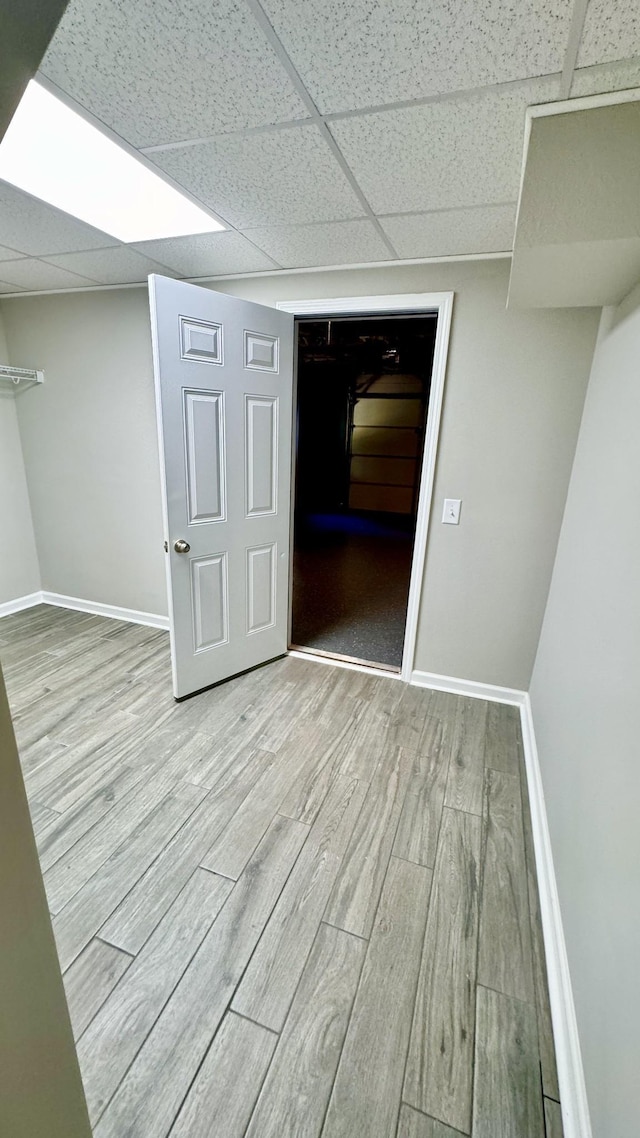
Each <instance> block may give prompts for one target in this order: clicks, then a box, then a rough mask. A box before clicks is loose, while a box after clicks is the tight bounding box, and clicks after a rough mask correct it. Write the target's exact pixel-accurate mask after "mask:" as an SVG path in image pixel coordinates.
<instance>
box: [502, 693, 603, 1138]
mask: <svg viewBox="0 0 640 1138" xmlns="http://www.w3.org/2000/svg"><path fill="white" fill-rule="evenodd" d="M520 716H521V720H522V742H523V747H524V760H525V765H526V772H527V785H528V788H529V802H530V806H531V828H532V831H533V845H534V850H535V858H536V877H537V880H538V893H539V895H540V915H541V918H542V931H543V934H544V947H545V957H546V961H547V976H548V981H549V1001H550V1004H551V1020H552V1023H553V1039H554V1044H555V1051H556V1066H557V1068H558V1086H559V1088H560V1106H561V1110H562V1124H563V1127H564V1138H591V1134H592V1131H591V1121H590V1117H589V1103H588V1100H587V1089H586V1085H585V1079H584V1069H583V1066H582V1055H581V1051H580V1040H579V1037H578V1024H577V1021H576V1012H575V1005H574V1002H573V991H572V988H571V976H570V973H569V961H568V959H567V949H566V945H565V940H564V930H563V928H562V914H561V911H560V898H559V896H558V886H557V883H556V875H555V870H554V866H553V853H552V850H551V836H550V834H549V824H548V821H547V812H546V809H545V804H544V790H543V787H542V774H541V771H540V763H539V759H538V748H537V746H536V736H535V731H534V727H533V716H532V712H531V701H530V699H529V694H528V692H527V693H526V694H525V697H524V702H523V703H522V706H521V710H520Z"/></svg>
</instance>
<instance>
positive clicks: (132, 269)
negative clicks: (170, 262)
mask: <svg viewBox="0 0 640 1138" xmlns="http://www.w3.org/2000/svg"><path fill="white" fill-rule="evenodd" d="M47 262H48V263H49V264H51V265H58V266H59V267H60V268H61V269H68V270H69V271H70V272H72V273H79V274H80V275H81V276H86V277H90V278H91V279H92V280H94V281H97V282H98V283H99V284H136V283H138V282H142V281H146V279H147V277H148V276H149V273H162V272H167V270H166V269H165V268H164V267H163V266H162V265H159V264H158V263H157V261H152V260H149V258H148V257H143V256H142V254H141V253H137V252H136V251H135V249H128V248H127V247H126V246H125V245H120V246H116V248H114V249H95V250H94V251H93V252H91V253H62V254H60V255H59V256H56V257H47ZM169 275H170V276H172V275H173V274H172V273H169Z"/></svg>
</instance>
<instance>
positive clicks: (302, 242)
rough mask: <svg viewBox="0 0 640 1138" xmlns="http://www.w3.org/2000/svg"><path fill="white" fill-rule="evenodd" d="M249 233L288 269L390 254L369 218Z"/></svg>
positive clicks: (378, 258) (355, 261) (384, 258)
mask: <svg viewBox="0 0 640 1138" xmlns="http://www.w3.org/2000/svg"><path fill="white" fill-rule="evenodd" d="M250 236H251V238H252V240H253V241H255V242H256V244H257V245H259V246H260V248H261V249H264V250H265V252H266V253H268V254H269V256H270V257H273V258H274V260H275V261H277V262H278V264H280V265H282V266H283V267H284V268H287V269H297V268H304V267H309V266H312V265H345V264H350V263H351V264H359V263H360V262H363V261H387V260H389V259H390V256H391V254H390V253H389V250H388V249H387V246H386V245H385V243H384V241H383V240H382V238H381V236H380V234H379V233H378V231H377V229H376V227H375V225H373V224H372V223H371V222H370V221H340V222H334V223H333V224H331V223H330V224H327V225H299V226H295V225H289V226H282V227H277V226H274V227H273V228H263V229H252V230H251V232H250Z"/></svg>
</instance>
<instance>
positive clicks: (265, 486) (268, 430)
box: [245, 395, 278, 518]
mask: <svg viewBox="0 0 640 1138" xmlns="http://www.w3.org/2000/svg"><path fill="white" fill-rule="evenodd" d="M277 447H278V398H277V396H271V395H245V448H246V488H247V489H246V493H247V502H246V509H247V517H249V518H252V517H256V516H258V515H262V514H275V513H277V510H278V500H277V488H278V449H277Z"/></svg>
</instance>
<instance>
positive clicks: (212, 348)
mask: <svg viewBox="0 0 640 1138" xmlns="http://www.w3.org/2000/svg"><path fill="white" fill-rule="evenodd" d="M180 355H181V357H182V359H183V360H194V361H196V362H197V363H205V364H221V363H222V324H214V323H212V322H211V321H208V320H191V319H189V318H187V317H186V316H181V317H180Z"/></svg>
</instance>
